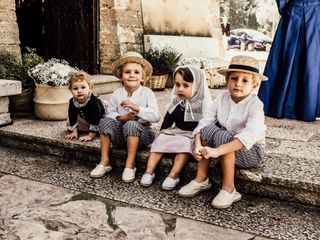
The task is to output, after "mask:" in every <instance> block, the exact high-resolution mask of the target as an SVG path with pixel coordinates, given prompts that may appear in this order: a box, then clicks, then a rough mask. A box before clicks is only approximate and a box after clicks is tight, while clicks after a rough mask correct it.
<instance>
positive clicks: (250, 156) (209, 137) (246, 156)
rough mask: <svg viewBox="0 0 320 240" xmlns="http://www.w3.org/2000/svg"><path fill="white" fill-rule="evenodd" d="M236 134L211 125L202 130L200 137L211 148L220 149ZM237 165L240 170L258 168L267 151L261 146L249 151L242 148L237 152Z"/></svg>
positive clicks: (255, 146) (255, 145) (257, 145)
mask: <svg viewBox="0 0 320 240" xmlns="http://www.w3.org/2000/svg"><path fill="white" fill-rule="evenodd" d="M235 135H236V133H235V132H232V131H227V130H225V129H222V128H219V127H218V126H216V125H214V124H213V125H209V126H206V127H204V128H202V129H201V130H200V137H201V139H202V140H203V141H205V142H206V143H208V144H209V145H210V146H211V147H214V148H216V147H219V146H220V145H222V144H225V143H228V142H231V141H232V140H234V136H235ZM235 155H236V165H237V166H238V167H240V168H252V167H256V166H258V165H259V164H260V163H261V162H262V160H263V158H264V156H265V150H264V147H262V146H261V145H259V144H254V145H253V146H252V147H251V148H250V149H249V150H247V149H246V148H241V149H240V150H238V151H236V154H235Z"/></svg>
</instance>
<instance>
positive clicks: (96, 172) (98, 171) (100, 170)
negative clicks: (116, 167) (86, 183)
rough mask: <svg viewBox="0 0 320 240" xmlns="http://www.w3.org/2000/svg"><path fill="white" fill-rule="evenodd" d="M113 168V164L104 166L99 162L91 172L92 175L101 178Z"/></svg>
mask: <svg viewBox="0 0 320 240" xmlns="http://www.w3.org/2000/svg"><path fill="white" fill-rule="evenodd" d="M111 170H112V167H111V166H104V165H103V164H101V163H100V164H98V165H97V166H96V167H95V168H94V169H93V170H92V171H91V173H90V177H93V178H99V177H102V176H103V175H105V174H106V173H108V172H110V171H111Z"/></svg>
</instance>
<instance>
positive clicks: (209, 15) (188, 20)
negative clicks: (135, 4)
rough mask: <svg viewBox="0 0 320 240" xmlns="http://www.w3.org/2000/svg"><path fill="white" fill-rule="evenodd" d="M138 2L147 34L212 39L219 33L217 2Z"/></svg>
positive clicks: (211, 0) (174, 0)
mask: <svg viewBox="0 0 320 240" xmlns="http://www.w3.org/2000/svg"><path fill="white" fill-rule="evenodd" d="M141 1H142V12H143V24H144V29H145V32H146V33H147V34H157V35H161V34H165V35H184V36H204V37H212V36H214V35H215V34H216V31H217V30H220V26H219V25H220V24H219V13H220V10H219V0H189V1H185V0H170V1H165V0H141ZM218 28H219V29H218Z"/></svg>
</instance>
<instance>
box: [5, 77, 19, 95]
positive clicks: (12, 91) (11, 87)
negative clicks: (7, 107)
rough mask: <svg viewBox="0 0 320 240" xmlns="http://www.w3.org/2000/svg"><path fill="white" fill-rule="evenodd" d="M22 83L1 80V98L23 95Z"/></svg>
mask: <svg viewBox="0 0 320 240" xmlns="http://www.w3.org/2000/svg"><path fill="white" fill-rule="evenodd" d="M21 89H22V88H21V82H20V81H13V80H6V79H0V97H7V96H11V95H18V94H20V93H21Z"/></svg>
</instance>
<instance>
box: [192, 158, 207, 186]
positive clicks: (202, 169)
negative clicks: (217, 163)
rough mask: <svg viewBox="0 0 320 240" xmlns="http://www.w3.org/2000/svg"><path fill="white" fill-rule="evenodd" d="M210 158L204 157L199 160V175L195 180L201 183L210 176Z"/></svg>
mask: <svg viewBox="0 0 320 240" xmlns="http://www.w3.org/2000/svg"><path fill="white" fill-rule="evenodd" d="M209 164H210V159H205V158H202V159H201V160H200V161H199V162H198V170H197V176H196V178H195V180H196V181H197V182H198V183H200V182H203V181H205V180H206V179H207V178H208V170H209Z"/></svg>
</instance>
